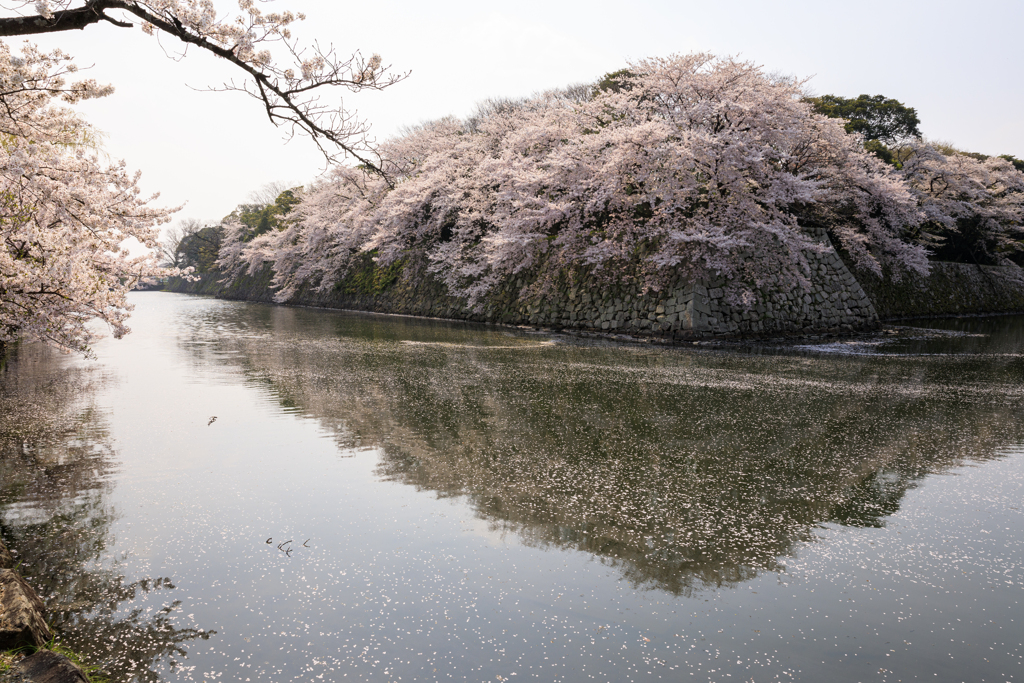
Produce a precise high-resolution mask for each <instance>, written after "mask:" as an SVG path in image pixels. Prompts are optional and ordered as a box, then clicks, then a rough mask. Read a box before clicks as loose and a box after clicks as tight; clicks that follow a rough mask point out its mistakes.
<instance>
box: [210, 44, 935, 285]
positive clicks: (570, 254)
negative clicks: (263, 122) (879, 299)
mask: <svg viewBox="0 0 1024 683" xmlns="http://www.w3.org/2000/svg"><path fill="white" fill-rule="evenodd" d="M614 80H615V87H606V88H603V89H602V88H598V87H591V88H588V89H581V88H579V87H575V88H572V89H571V90H568V91H561V92H550V93H546V94H543V95H540V96H537V97H534V98H530V99H525V100H519V101H495V102H490V103H487V104H486V105H485V106H484V107H482V108H481V110H480V111H479V112H478V113H477V114H476V115H475V116H473V117H471V118H470V119H468V120H466V121H459V120H456V119H451V118H448V119H442V120H440V121H437V122H434V123H431V124H427V125H423V126H420V127H418V128H415V129H413V130H410V131H408V132H407V133H406V134H405V135H403V136H400V137H399V138H396V139H394V140H390V141H388V142H386V143H385V144H383V145H382V146H381V150H380V151H381V154H382V158H383V159H384V166H383V167H384V168H385V170H386V174H387V175H388V177H389V178H390V180H391V182H384V181H383V180H381V179H379V178H374V177H368V176H365V175H362V174H359V173H358V172H356V171H353V170H352V169H339V170H337V171H336V173H335V175H334V176H333V177H331V178H330V179H329V180H327V181H325V182H323V183H321V184H319V185H317V186H315V187H313V188H311V189H310V190H309V191H308V192H307V193H306V195H305V197H304V199H303V202H302V204H301V205H300V207H299V208H298V209H297V210H296V218H295V220H294V221H293V222H292V223H291V224H290V225H289V226H288V227H287V228H286V229H284V230H282V231H279V232H275V233H268V234H267V235H264V236H261V238H258V239H256V240H252V241H251V242H249V243H243V242H241V241H239V240H238V239H234V240H232V237H231V233H230V232H229V234H228V236H227V237H226V238H225V247H224V248H223V249H222V252H221V254H222V261H221V265H222V267H223V268H225V269H226V270H227V271H228V272H230V273H237V272H242V271H244V270H246V269H248V270H250V271H251V270H252V269H254V268H257V267H260V266H261V265H263V264H264V263H270V264H271V265H272V267H273V268H274V270H275V273H276V278H277V279H276V280H275V284H276V285H277V286H278V287H279V288H280V289H279V292H278V299H279V300H281V301H286V300H288V299H289V298H290V297H291V296H293V295H294V293H295V292H296V291H298V289H299V288H300V287H303V286H309V287H321V288H327V287H330V286H332V285H333V284H334V283H335V282H337V280H338V279H339V278H340V277H342V276H343V275H344V274H345V272H346V269H347V268H348V267H349V265H350V264H351V263H352V262H353V257H354V256H357V255H358V254H361V253H372V254H374V255H375V258H376V259H377V261H378V263H380V264H381V265H388V264H391V263H394V262H395V261H396V260H398V259H402V258H405V257H406V256H407V255H408V254H410V253H420V254H423V255H424V256H425V258H426V259H427V260H428V264H429V270H430V271H432V272H433V273H434V274H435V276H437V277H439V278H440V279H441V280H443V281H444V282H445V283H446V284H447V285H448V288H449V290H450V291H451V292H452V293H454V294H457V295H460V296H463V297H466V298H467V299H468V300H469V301H470V302H472V303H474V304H476V305H480V304H481V302H482V301H483V300H484V297H485V296H486V295H487V294H488V293H489V292H491V291H493V289H494V288H495V286H496V285H498V284H499V283H503V282H507V281H508V279H509V278H510V276H513V275H516V274H517V273H520V272H522V271H524V270H529V269H537V271H538V272H540V273H541V277H540V279H539V280H538V282H540V286H543V285H544V282H545V278H548V279H550V278H551V277H556V276H558V275H559V274H565V273H570V274H571V273H572V272H574V271H578V270H583V269H585V270H587V271H589V272H591V273H596V274H598V275H600V274H604V275H606V276H607V277H608V278H609V279H612V278H616V277H622V273H623V271H624V269H625V270H628V271H629V272H631V273H635V274H636V275H637V276H638V277H640V279H641V281H642V282H643V283H644V284H645V285H646V286H647V287H649V288H653V289H659V288H662V287H664V286H665V284H666V283H667V282H668V281H669V280H670V279H672V278H678V277H685V278H689V279H691V280H694V281H700V280H713V279H724V280H726V281H727V282H728V283H729V287H730V288H731V291H732V294H733V297H734V300H743V299H746V300H748V301H749V300H750V299H751V297H750V294H751V292H752V291H754V290H756V289H759V288H762V287H763V286H765V285H766V284H769V283H771V284H773V285H775V286H781V287H800V286H805V285H807V284H808V280H807V276H808V274H809V271H808V264H807V263H806V259H805V257H804V255H803V254H804V252H805V250H808V249H811V250H814V249H821V248H822V246H821V245H820V244H819V243H818V242H816V241H815V240H814V238H813V237H812V235H811V231H809V229H813V228H821V227H824V228H826V229H827V230H828V232H829V234H830V235H831V236H832V238H833V240H835V241H836V242H837V243H838V246H841V247H842V248H844V249H845V250H846V251H847V252H848V253H849V254H850V255H851V257H852V258H853V259H854V261H855V262H856V263H857V264H858V265H859V266H861V267H862V268H865V269H867V270H870V271H873V272H875V273H881V271H882V268H883V266H891V269H893V270H895V271H896V272H901V271H904V270H906V269H912V270H916V271H918V272H924V271H926V270H927V267H928V266H927V258H926V252H925V250H924V248H922V247H921V246H920V245H917V244H913V243H912V242H911V241H909V240H907V239H906V237H907V235H908V232H909V231H911V230H913V229H914V228H915V226H917V225H918V224H919V223H920V221H921V220H922V218H923V216H922V214H921V212H920V211H919V209H918V207H917V202H916V201H915V197H914V195H913V194H912V193H911V191H910V190H909V188H908V187H907V185H906V184H905V183H904V181H903V180H902V178H901V177H900V176H899V175H898V174H897V172H896V171H895V169H893V168H891V167H888V166H887V165H885V164H883V163H882V162H880V161H879V160H878V159H876V158H875V157H874V156H872V155H870V154H868V153H866V152H865V151H864V149H863V145H862V144H861V142H860V141H859V140H858V139H857V138H855V137H854V136H849V135H847V134H846V132H845V131H844V128H843V122H842V121H840V120H837V119H829V118H827V117H825V116H823V115H820V114H817V113H815V112H814V111H813V109H812V108H811V106H810V105H809V104H807V103H806V102H803V101H802V99H801V96H802V93H801V85H802V84H801V83H799V82H794V81H792V80H786V79H777V78H773V77H771V76H769V75H766V74H765V73H764V72H763V71H762V70H761V69H760V68H759V67H758V66H756V65H754V64H751V63H749V62H741V61H737V60H732V59H721V58H716V57H714V56H712V55H708V54H694V55H682V56H674V57H669V58H664V59H649V60H642V61H638V62H635V63H632V64H630V65H629V68H628V69H626V70H624V71H622V72H620V73H619V74H617V76H616V78H615V79H614ZM237 234H241V233H240V232H239V233H237Z"/></svg>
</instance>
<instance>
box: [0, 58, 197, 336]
mask: <svg viewBox="0 0 1024 683" xmlns="http://www.w3.org/2000/svg"><path fill="white" fill-rule="evenodd" d="M74 71H75V68H74V65H73V63H71V62H70V60H69V58H68V57H67V56H66V55H64V54H62V53H61V52H59V51H57V52H52V53H42V52H39V51H38V50H37V49H36V48H34V47H32V46H31V45H29V46H26V47H25V49H24V50H23V51H22V53H21V54H20V55H12V54H11V52H10V50H9V49H8V48H7V46H6V45H4V44H2V43H0V345H2V344H4V343H8V342H11V341H13V340H14V339H16V338H18V337H19V336H24V337H28V338H33V339H40V340H44V341H46V342H49V343H51V344H54V345H56V346H58V347H60V348H62V349H65V350H70V351H79V352H82V353H86V354H88V352H89V343H90V341H91V340H92V339H93V338H94V334H95V333H94V331H93V329H91V328H90V327H89V326H88V325H87V323H88V322H89V321H90V320H91V319H94V318H96V319H99V320H101V321H103V322H105V323H107V325H108V326H109V327H110V328H111V330H112V331H113V333H114V336H115V337H121V336H123V335H124V334H125V333H127V332H128V331H129V329H128V327H127V325H126V323H125V321H126V319H127V317H128V313H129V312H130V310H131V306H130V305H129V304H128V303H127V301H126V299H125V295H126V293H127V292H128V291H129V290H130V289H131V288H132V287H134V286H135V284H136V283H137V282H139V280H141V279H142V278H146V277H152V276H160V275H164V274H171V273H177V272H178V271H165V270H162V269H160V268H158V267H157V263H156V258H155V257H153V256H148V255H143V256H131V255H130V254H129V252H128V251H127V250H126V249H125V248H123V246H122V244H123V243H124V242H125V240H127V239H129V238H135V239H136V240H138V241H139V242H140V243H142V244H143V245H145V246H146V247H150V248H155V247H156V246H157V237H158V232H159V230H158V226H159V225H160V224H161V223H163V222H165V221H166V220H167V219H168V216H169V214H170V213H171V211H172V210H167V209H159V208H153V207H151V206H149V202H150V201H151V200H152V199H153V198H144V197H142V196H141V195H140V191H139V188H138V185H137V183H138V177H139V176H138V174H137V173H136V174H130V173H129V172H128V171H127V169H126V168H125V165H124V163H123V162H122V163H114V164H107V163H103V162H101V160H100V158H99V155H98V153H97V152H96V150H95V140H96V133H95V131H93V130H92V129H91V128H90V127H89V126H88V124H87V123H85V121H83V120H82V119H81V118H80V117H79V116H78V115H77V114H75V113H74V112H73V111H71V110H70V109H68V108H67V106H65V105H67V104H73V103H75V102H77V101H79V100H81V99H86V98H90V97H98V96H102V95H104V94H106V93H108V92H109V91H110V90H109V88H105V87H102V86H98V85H97V84H96V83H94V82H92V81H88V80H86V81H79V82H73V83H69V82H67V77H68V76H69V75H70V74H72V73H74ZM61 101H63V104H62V103H61Z"/></svg>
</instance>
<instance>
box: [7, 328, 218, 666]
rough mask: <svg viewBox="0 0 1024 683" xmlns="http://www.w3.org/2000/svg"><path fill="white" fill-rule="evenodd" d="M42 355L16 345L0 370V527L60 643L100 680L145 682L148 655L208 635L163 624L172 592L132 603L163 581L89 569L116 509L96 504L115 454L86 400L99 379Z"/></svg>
mask: <svg viewBox="0 0 1024 683" xmlns="http://www.w3.org/2000/svg"><path fill="white" fill-rule="evenodd" d="M50 354H51V352H49V351H47V350H45V349H38V348H35V347H23V348H22V349H20V350H19V353H18V357H17V358H15V359H14V360H13V361H12V363H11V367H10V368H9V369H8V371H7V372H5V373H4V374H2V375H0V534H2V536H3V538H4V539H5V540H6V541H7V542H8V545H9V546H10V547H11V549H12V551H13V552H14V553H15V554H16V559H17V561H18V562H19V563H20V565H19V571H20V572H21V573H22V574H23V575H24V576H25V577H26V579H27V580H28V581H29V583H30V584H32V586H33V587H34V588H35V589H36V590H37V591H38V593H39V594H40V596H41V597H42V598H43V600H44V602H45V603H46V605H47V610H48V615H47V616H48V619H49V621H50V623H51V625H52V626H53V627H54V630H55V631H56V632H57V634H58V636H59V639H60V641H61V642H62V644H64V645H65V646H67V647H70V648H71V649H73V650H75V651H77V652H79V653H81V654H82V655H83V656H84V657H85V659H86V661H87V662H89V663H91V664H97V665H99V666H100V667H101V669H102V672H103V673H104V674H105V675H107V676H109V677H110V678H111V680H116V681H157V680H159V678H160V676H159V674H158V673H157V671H156V668H157V665H158V664H159V663H161V662H166V663H167V664H169V665H170V666H172V667H173V666H175V665H176V664H177V663H178V661H179V660H180V659H182V658H185V657H187V652H186V650H185V648H184V646H183V645H184V644H185V643H187V642H188V641H191V640H195V639H197V638H202V639H206V638H209V636H210V635H211V633H212V632H205V631H201V630H199V629H195V628H179V627H177V626H175V625H174V623H173V621H174V619H173V617H172V615H173V613H174V612H175V611H176V610H177V609H178V607H179V605H180V601H179V600H173V601H169V602H166V603H163V604H162V605H161V606H160V607H159V608H158V609H155V610H154V609H153V608H151V607H150V608H148V609H147V608H146V607H145V606H138V605H137V604H136V603H142V602H149V603H152V602H154V601H156V596H155V595H154V596H153V597H150V598H149V599H148V600H147V598H146V596H147V595H149V594H151V593H152V594H156V593H158V592H159V591H171V590H173V589H174V584H173V583H172V581H171V579H169V578H157V579H142V580H138V581H133V582H125V581H124V577H122V576H121V575H120V574H119V573H118V572H117V562H116V561H115V562H114V563H113V565H112V566H106V567H104V566H102V565H101V560H102V558H103V557H104V556H105V555H107V554H108V553H109V547H108V544H109V542H110V525H111V523H112V522H113V520H114V519H115V517H116V513H115V511H114V510H113V509H112V508H111V507H110V506H109V505H107V504H106V494H107V492H108V488H109V484H108V483H107V475H108V473H109V471H110V467H111V462H112V461H113V459H114V455H115V453H114V450H113V448H112V446H111V444H110V436H109V433H108V431H107V426H106V424H105V420H104V416H103V415H102V414H101V413H100V412H99V411H97V410H96V409H95V407H93V406H90V405H88V396H89V395H90V394H91V392H92V391H93V390H94V389H95V387H96V383H97V382H98V381H101V380H98V379H97V378H96V377H94V376H93V373H91V372H89V371H87V370H83V369H76V368H56V367H55V366H57V365H59V363H57V362H55V361H54V359H53V358H48V356H50ZM47 361H49V362H47ZM55 369H56V370H58V371H57V372H55ZM127 606H130V607H127Z"/></svg>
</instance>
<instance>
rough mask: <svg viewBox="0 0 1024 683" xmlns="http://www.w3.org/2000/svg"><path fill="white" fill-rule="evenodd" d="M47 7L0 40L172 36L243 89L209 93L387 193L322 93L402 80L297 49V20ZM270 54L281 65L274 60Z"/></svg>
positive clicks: (199, 7) (168, 2) (195, 4)
mask: <svg viewBox="0 0 1024 683" xmlns="http://www.w3.org/2000/svg"><path fill="white" fill-rule="evenodd" d="M28 4H29V3H25V6H27V5H28ZM54 4H55V5H57V6H55V7H54V8H53V9H52V10H51V9H50V5H49V4H47V3H45V2H43V3H34V4H33V7H34V8H36V9H37V10H38V13H37V14H35V15H33V16H15V17H0V37H13V36H26V35H39V34H44V33H55V32H61V31H70V30H82V29H85V28H86V27H88V26H91V25H93V24H98V23H100V22H106V23H111V24H114V25H115V26H120V27H131V26H132V24H131V23H130V22H128V21H123V20H121V19H119V18H117V17H115V16H111V15H110V14H109V12H121V13H125V14H127V15H130V16H131V17H134V18H135V19H138V20H140V21H141V23H142V29H143V30H144V31H145V32H147V33H150V34H153V33H155V32H157V31H159V32H160V33H163V34H167V35H171V36H174V37H176V38H178V39H179V40H181V41H182V42H184V43H185V44H186V45H187V46H188V45H194V46H196V47H198V48H200V49H202V50H205V51H207V52H210V53H212V54H214V55H216V56H217V57H220V58H221V59H224V60H226V61H228V62H230V63H231V64H233V65H234V66H236V67H238V68H239V69H241V71H242V72H244V74H245V76H246V79H245V81H243V82H241V83H235V82H234V81H230V82H228V83H225V84H223V85H222V86H221V87H219V88H214V89H215V90H237V91H241V92H244V93H246V94H248V95H250V96H251V97H253V98H255V99H257V100H259V101H260V102H262V104H263V108H264V111H265V112H266V115H267V118H268V119H269V120H270V121H271V123H273V124H274V125H275V126H278V127H282V128H284V129H285V130H286V131H287V137H288V138H291V137H293V136H294V135H306V136H308V137H310V138H311V139H312V140H313V143H314V144H315V145H316V146H317V148H318V149H319V150H320V152H321V153H322V154H323V156H324V158H325V160H326V161H327V163H328V164H333V163H336V162H338V161H341V160H342V159H344V158H346V157H352V158H354V159H355V160H356V161H357V162H358V163H359V164H360V165H361V166H362V167H363V168H364V169H366V170H367V171H369V172H371V173H375V174H377V175H380V176H382V177H384V179H385V181H387V182H388V184H389V185H390V182H391V181H390V179H388V178H387V175H386V174H385V172H384V170H383V165H382V163H381V159H380V156H379V154H378V153H377V151H376V149H375V145H374V143H373V141H372V140H371V139H370V138H369V137H368V133H369V126H368V125H367V124H366V123H365V122H364V121H362V120H360V119H359V118H357V117H356V115H355V114H354V113H353V112H350V111H346V110H345V109H344V108H343V106H341V104H340V103H338V104H337V105H331V104H327V103H324V102H323V101H321V99H320V95H321V94H322V92H324V91H327V90H330V89H332V88H337V87H341V88H345V89H347V90H349V91H351V92H359V91H361V90H382V89H384V88H386V87H388V86H390V85H393V84H395V83H397V82H398V81H401V80H403V79H404V78H405V77H406V76H407V75H408V74H391V73H388V71H389V67H388V66H386V65H384V64H383V63H382V61H381V59H380V57H379V56H377V55H373V56H371V57H370V58H369V59H366V58H364V57H363V56H362V55H361V54H360V53H359V52H355V53H354V54H352V55H351V56H350V57H348V58H347V59H345V58H340V57H339V56H338V55H337V53H336V52H335V51H334V49H333V48H328V49H326V50H323V49H321V48H320V46H319V45H318V44H314V45H313V46H312V47H310V48H303V47H300V46H299V44H298V43H297V42H296V41H295V40H293V39H292V37H291V33H290V29H289V26H290V24H292V23H294V22H295V21H297V20H301V19H303V18H304V17H303V16H302V15H301V14H295V13H292V12H288V11H285V12H282V13H268V14H265V13H263V12H262V11H261V10H260V9H259V8H257V7H256V6H255V4H254V2H253V0H239V3H238V4H239V8H240V10H241V12H240V14H239V15H238V16H236V17H235V18H234V20H233V21H227V20H224V19H221V18H219V17H218V16H217V15H216V13H215V11H214V9H213V7H212V6H211V5H210V4H209V3H203V2H201V0H164V1H162V2H155V1H154V2H146V1H143V0H85V1H84V2H82V3H81V4H80V5H78V6H73V5H75V4H76V2H75V0H59V2H55V3H54ZM44 10H45V11H44ZM269 48H273V50H274V51H276V52H277V53H278V56H280V57H282V58H283V61H278V60H277V59H275V57H274V55H272V53H271V49H269Z"/></svg>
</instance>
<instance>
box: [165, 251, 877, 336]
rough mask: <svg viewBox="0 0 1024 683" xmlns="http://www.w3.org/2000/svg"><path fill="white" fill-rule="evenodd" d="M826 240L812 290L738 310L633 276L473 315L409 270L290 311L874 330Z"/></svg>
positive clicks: (644, 328)
mask: <svg viewBox="0 0 1024 683" xmlns="http://www.w3.org/2000/svg"><path fill="white" fill-rule="evenodd" d="M817 238H818V239H819V240H821V241H822V244H823V245H825V250H824V251H823V252H821V253H818V252H815V251H807V252H805V254H804V256H805V257H806V258H807V261H808V264H809V266H810V269H811V271H810V274H809V276H808V281H809V287H807V288H806V289H795V290H794V289H793V288H792V287H790V286H789V285H788V284H787V283H791V282H796V281H798V277H797V275H796V273H795V269H794V267H793V266H788V265H785V266H784V265H781V264H780V265H779V266H778V267H777V268H776V270H775V272H774V273H773V274H772V276H771V282H769V284H768V285H767V286H766V287H765V288H764V289H763V290H761V291H759V292H757V293H756V301H755V302H754V305H753V306H752V307H742V306H738V305H733V304H731V303H730V302H729V301H728V300H727V296H726V292H725V290H724V286H725V284H726V283H725V281H724V280H723V281H717V282H705V283H694V282H688V281H684V280H676V281H674V282H672V283H671V286H670V287H668V288H667V290H666V291H663V292H653V291H647V292H645V291H643V288H642V287H641V286H640V285H639V284H637V283H636V279H635V278H629V277H625V278H623V279H625V280H626V281H624V282H617V283H610V284H609V283H606V282H604V281H602V280H599V279H597V278H596V277H594V276H582V277H580V278H578V279H575V280H570V281H565V280H566V278H560V280H561V282H560V283H559V284H556V285H554V286H553V288H551V290H550V291H548V292H546V293H541V294H537V293H532V294H531V293H526V292H530V291H532V290H531V285H532V284H534V279H535V277H536V276H535V275H520V276H518V277H516V278H514V279H512V280H510V281H509V282H506V283H505V284H504V286H502V287H500V288H498V290H497V291H496V292H494V293H493V294H492V295H490V296H489V298H488V299H487V300H486V301H485V302H484V305H483V310H482V311H481V312H473V311H470V310H468V309H467V307H466V306H465V302H464V301H462V300H461V299H459V298H457V297H453V296H450V295H449V294H448V292H447V290H446V288H445V287H444V285H442V284H441V283H439V282H437V281H436V280H435V279H434V278H432V277H430V275H429V274H427V273H426V272H425V268H424V267H423V265H422V264H412V265H407V266H406V272H405V274H404V277H401V278H399V279H398V280H397V281H396V282H395V283H394V284H392V285H390V286H389V287H387V288H386V289H384V290H383V291H380V292H375V293H358V292H355V293H354V292H353V289H352V288H350V287H349V288H346V287H341V286H339V287H337V288H335V290H334V291H331V292H328V293H311V292H300V293H299V294H298V295H297V296H296V297H295V298H294V299H292V301H290V302H289V303H293V304H299V305H306V306H319V307H325V308H341V309H349V310H363V311H377V312H381V313H402V314H409V315H421V316H429V317H436V318H455V319H465V320H476V321H481V322H499V323H504V324H512V325H538V326H543V327H553V328H562V329H576V330H593V331H597V332H618V333H628V334H633V335H641V336H657V337H666V338H676V339H690V338H696V337H703V336H707V335H735V334H759V333H771V332H801V331H812V330H830V331H833V332H839V331H852V330H854V329H861V328H864V327H868V326H871V325H873V324H874V323H875V322H876V321H877V317H878V316H877V315H876V313H875V309H874V308H873V307H872V305H871V301H870V300H868V298H867V296H866V295H865V294H864V291H863V290H862V289H861V287H860V284H858V282H857V280H856V278H854V276H853V275H852V274H851V273H850V271H849V270H848V269H847V267H846V265H845V264H844V263H843V261H842V259H840V258H839V255H838V254H837V253H836V251H835V249H833V248H832V246H831V243H829V242H828V238H827V237H825V235H824V232H823V231H821V233H820V234H819V235H818V236H817ZM790 270H793V271H794V272H788V271H790ZM270 279H271V273H270V271H269V269H264V270H263V271H261V272H259V273H257V274H256V275H253V276H245V277H241V278H238V279H236V280H235V281H234V282H232V283H230V284H228V283H220V282H217V281H216V279H215V278H213V277H211V276H207V277H206V278H204V279H203V280H202V281H200V282H197V283H191V284H190V283H184V282H181V281H176V282H173V283H172V284H171V285H170V286H169V289H170V290H171V291H179V292H189V293H197V294H210V295H213V296H218V297H221V298H225V299H244V300H249V301H270V300H271V299H272V294H271V292H270V290H269V283H270ZM629 280H633V281H629ZM342 284H344V283H342ZM533 289H536V288H533Z"/></svg>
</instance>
